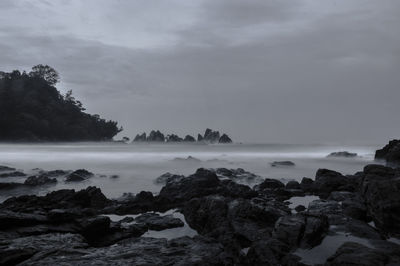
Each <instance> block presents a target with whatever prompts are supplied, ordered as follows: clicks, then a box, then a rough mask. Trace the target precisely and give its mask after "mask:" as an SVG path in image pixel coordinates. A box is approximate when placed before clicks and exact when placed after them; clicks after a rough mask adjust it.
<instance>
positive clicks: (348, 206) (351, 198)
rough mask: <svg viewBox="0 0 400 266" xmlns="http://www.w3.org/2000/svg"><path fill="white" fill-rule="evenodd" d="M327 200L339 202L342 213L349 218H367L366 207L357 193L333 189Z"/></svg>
mask: <svg viewBox="0 0 400 266" xmlns="http://www.w3.org/2000/svg"><path fill="white" fill-rule="evenodd" d="M328 200H334V201H338V202H341V206H342V209H343V213H344V214H345V215H347V216H349V217H351V218H354V219H358V220H366V219H367V207H366V205H365V203H364V200H363V199H362V198H361V196H360V195H359V194H358V193H352V192H347V191H334V192H332V193H331V194H330V195H329V197H328Z"/></svg>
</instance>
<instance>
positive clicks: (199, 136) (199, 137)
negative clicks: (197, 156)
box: [197, 134, 204, 142]
mask: <svg viewBox="0 0 400 266" xmlns="http://www.w3.org/2000/svg"><path fill="white" fill-rule="evenodd" d="M203 139H204V138H203V136H202V135H201V134H197V141H199V142H200V141H203Z"/></svg>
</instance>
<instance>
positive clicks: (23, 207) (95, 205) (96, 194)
mask: <svg viewBox="0 0 400 266" xmlns="http://www.w3.org/2000/svg"><path fill="white" fill-rule="evenodd" d="M109 204H110V200H108V199H107V198H106V197H105V196H104V195H103V193H102V192H101V190H100V189H99V188H96V187H88V188H86V189H83V190H80V191H78V192H75V190H73V189H62V190H57V191H53V192H50V193H48V194H47V195H46V196H34V195H30V196H28V195H26V196H20V197H12V198H9V199H7V200H6V201H4V202H3V203H2V204H0V208H4V209H8V210H12V211H16V212H33V211H46V210H51V209H71V208H79V209H82V208H92V209H103V208H104V207H105V206H107V205H109Z"/></svg>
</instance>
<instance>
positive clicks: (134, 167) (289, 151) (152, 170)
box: [0, 143, 379, 201]
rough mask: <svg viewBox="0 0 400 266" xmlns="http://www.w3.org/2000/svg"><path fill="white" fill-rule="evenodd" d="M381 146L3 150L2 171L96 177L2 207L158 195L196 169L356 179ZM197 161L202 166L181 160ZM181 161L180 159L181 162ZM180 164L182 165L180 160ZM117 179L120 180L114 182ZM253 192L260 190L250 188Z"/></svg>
mask: <svg viewBox="0 0 400 266" xmlns="http://www.w3.org/2000/svg"><path fill="white" fill-rule="evenodd" d="M377 148H379V145H370V146H339V145H297V144H224V145H220V144H218V145H206V144H181V143H178V144H122V143H60V144H0V165H6V166H11V167H15V168H17V169H20V170H23V171H25V173H27V174H35V173H37V172H38V169H35V168H39V169H43V170H56V169H62V170H76V169H82V168H83V169H87V170H89V171H91V172H93V173H95V174H96V176H95V177H92V178H91V179H89V180H86V181H83V182H73V183H65V182H64V180H63V179H62V178H59V179H58V183H57V185H54V186H45V187H38V188H35V189H18V190H11V191H1V192H0V201H4V200H5V199H6V198H8V197H10V196H15V195H22V194H39V195H43V194H45V193H47V192H48V191H52V190H58V189H64V188H73V189H77V190H79V189H81V188H85V187H87V186H97V187H100V188H101V190H102V191H103V193H104V194H105V195H106V196H107V197H110V198H116V197H119V196H121V195H122V194H123V193H125V192H131V193H137V192H140V191H142V190H145V191H152V192H154V193H157V192H159V190H160V189H161V187H162V185H159V184H156V183H155V182H154V181H155V179H156V178H157V177H158V176H160V175H161V174H163V173H165V172H170V173H173V174H184V175H188V174H192V173H194V172H195V170H196V169H197V168H200V167H205V168H217V167H226V168H243V169H245V170H246V171H249V172H253V173H255V174H257V175H260V176H261V177H263V178H275V179H280V180H282V181H284V182H287V181H289V180H297V181H300V180H301V179H302V178H303V177H310V178H314V176H315V172H316V171H317V169H318V168H328V169H331V170H336V171H339V172H341V173H343V174H353V173H355V172H357V171H360V170H362V168H363V167H364V166H365V165H366V164H369V163H371V162H373V157H374V152H375V150H376V149H377ZM336 151H349V152H355V153H357V154H358V155H359V156H358V157H356V158H327V157H326V156H327V155H328V154H329V153H331V152H336ZM188 156H192V157H194V158H196V159H199V160H200V161H198V160H195V159H191V160H180V159H185V158H187V157H188ZM177 158H178V159H177ZM179 158H180V159H179ZM283 160H290V161H293V162H294V163H295V164H296V165H295V166H294V167H271V165H270V163H271V162H273V161H283ZM112 175H117V176H118V178H111V177H110V176H112ZM25 179H26V177H8V178H2V179H1V180H0V182H21V183H22V182H24V180H25ZM249 185H250V186H253V185H255V184H249Z"/></svg>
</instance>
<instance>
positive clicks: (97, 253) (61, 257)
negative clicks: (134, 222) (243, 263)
mask: <svg viewBox="0 0 400 266" xmlns="http://www.w3.org/2000/svg"><path fill="white" fill-rule="evenodd" d="M45 237H47V239H49V242H50V241H51V243H52V244H51V245H49V244H46V240H45V239H44V238H45ZM38 238H39V237H37V238H36V239H35V238H21V239H16V240H15V241H13V242H11V244H12V245H13V246H15V247H19V246H34V247H33V249H34V250H36V251H37V253H36V254H35V255H34V256H31V257H30V258H28V259H27V260H25V261H24V263H23V265H49V266H50V265H77V266H83V265H205V266H211V265H227V262H228V261H231V260H233V258H230V257H228V256H223V254H224V249H223V247H222V246H221V245H220V244H218V243H216V242H215V241H212V240H209V239H206V238H204V237H195V238H189V237H182V238H177V239H173V240H170V241H167V240H166V239H156V238H129V239H126V240H122V241H119V242H118V243H116V244H114V245H112V246H107V247H100V248H91V247H89V248H88V247H86V248H85V247H84V240H83V239H80V238H79V236H78V235H72V234H64V235H58V234H48V235H44V236H40V239H38ZM23 242H25V243H31V244H30V245H29V244H22V243H23ZM68 242H69V244H67V245H66V243H68ZM33 243H34V244H33ZM228 265H229V263H228Z"/></svg>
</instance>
